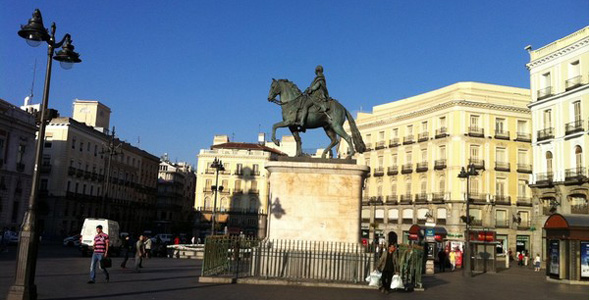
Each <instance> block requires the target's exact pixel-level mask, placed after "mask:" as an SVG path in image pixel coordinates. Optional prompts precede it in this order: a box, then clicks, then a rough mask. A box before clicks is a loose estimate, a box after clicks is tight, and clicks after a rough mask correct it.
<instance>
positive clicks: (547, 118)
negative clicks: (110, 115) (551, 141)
mask: <svg viewBox="0 0 590 300" xmlns="http://www.w3.org/2000/svg"><path fill="white" fill-rule="evenodd" d="M551 125H552V122H551V110H550V109H546V110H545V111H543V126H544V127H543V128H551V127H552V126H551Z"/></svg>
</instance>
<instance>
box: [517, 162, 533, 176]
mask: <svg viewBox="0 0 590 300" xmlns="http://www.w3.org/2000/svg"><path fill="white" fill-rule="evenodd" d="M516 172H518V173H529V174H530V173H532V172H533V166H531V165H530V164H517V165H516Z"/></svg>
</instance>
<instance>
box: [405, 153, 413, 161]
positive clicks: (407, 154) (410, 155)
mask: <svg viewBox="0 0 590 300" xmlns="http://www.w3.org/2000/svg"><path fill="white" fill-rule="evenodd" d="M411 163H412V151H408V152H407V153H406V164H411Z"/></svg>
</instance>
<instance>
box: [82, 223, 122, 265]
mask: <svg viewBox="0 0 590 300" xmlns="http://www.w3.org/2000/svg"><path fill="white" fill-rule="evenodd" d="M98 225H102V231H103V232H104V233H106V234H108V235H109V240H110V243H109V249H112V250H109V253H113V254H114V256H118V255H119V251H120V249H121V245H122V244H123V241H122V240H121V238H120V237H119V223H117V221H113V220H109V219H96V218H86V219H85V220H84V225H82V231H81V232H80V235H81V236H82V238H81V239H80V240H81V241H80V251H82V256H86V255H88V254H91V253H92V251H93V250H94V237H95V236H96V226H98Z"/></svg>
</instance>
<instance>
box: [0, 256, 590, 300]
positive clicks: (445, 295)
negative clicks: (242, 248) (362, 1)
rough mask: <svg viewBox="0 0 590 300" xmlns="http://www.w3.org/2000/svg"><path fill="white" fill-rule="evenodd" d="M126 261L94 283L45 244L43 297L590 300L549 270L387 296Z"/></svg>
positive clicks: (5, 262)
mask: <svg viewBox="0 0 590 300" xmlns="http://www.w3.org/2000/svg"><path fill="white" fill-rule="evenodd" d="M15 250H16V248H15V247H14V246H13V247H11V248H9V252H8V253H0V299H4V297H5V295H6V292H7V291H8V288H9V286H10V285H11V284H12V283H13V276H14V268H15V263H16V262H15ZM120 261H121V258H114V259H113V266H116V267H115V268H112V269H110V270H111V281H110V282H109V283H106V282H105V281H104V276H102V273H99V274H98V276H97V283H96V284H94V285H90V284H87V283H86V281H88V269H89V265H90V258H87V257H84V258H83V257H80V254H79V252H78V251H77V250H76V249H73V248H65V247H61V246H59V245H43V246H42V247H41V250H40V253H39V262H38V266H37V277H36V283H37V288H38V292H39V299H166V300H167V299H184V300H186V299H273V300H277V299H281V300H282V299H298V300H301V299H402V298H403V299H437V300H439V299H440V300H445V299H449V300H451V299H452V300H460V299H466V300H467V299H469V300H484V299H493V300H510V299H518V300H524V299H535V300H543V299H552V300H553V299H555V300H557V299H568V300H570V299H571V300H575V299H588V287H587V286H571V285H565V284H557V283H548V282H545V277H544V274H543V273H541V272H537V273H536V272H534V271H533V270H532V269H529V268H519V267H513V268H511V269H509V270H506V271H504V272H501V273H497V274H483V275H479V276H476V277H474V278H471V279H464V278H463V277H462V276H461V272H447V273H440V274H436V275H435V276H430V277H426V278H425V279H424V283H425V285H426V288H427V289H426V291H424V292H414V293H392V294H390V295H384V294H381V293H378V291H377V290H367V289H337V288H326V287H299V286H271V285H247V284H228V285H224V284H201V283H198V276H199V275H200V267H201V261H200V260H183V259H170V258H153V259H150V260H147V261H146V263H145V268H144V269H143V270H142V272H141V273H132V272H131V271H130V270H129V269H126V270H122V269H120V268H118V265H119V264H120ZM130 262H131V264H130V265H132V263H133V260H131V261H130Z"/></svg>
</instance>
